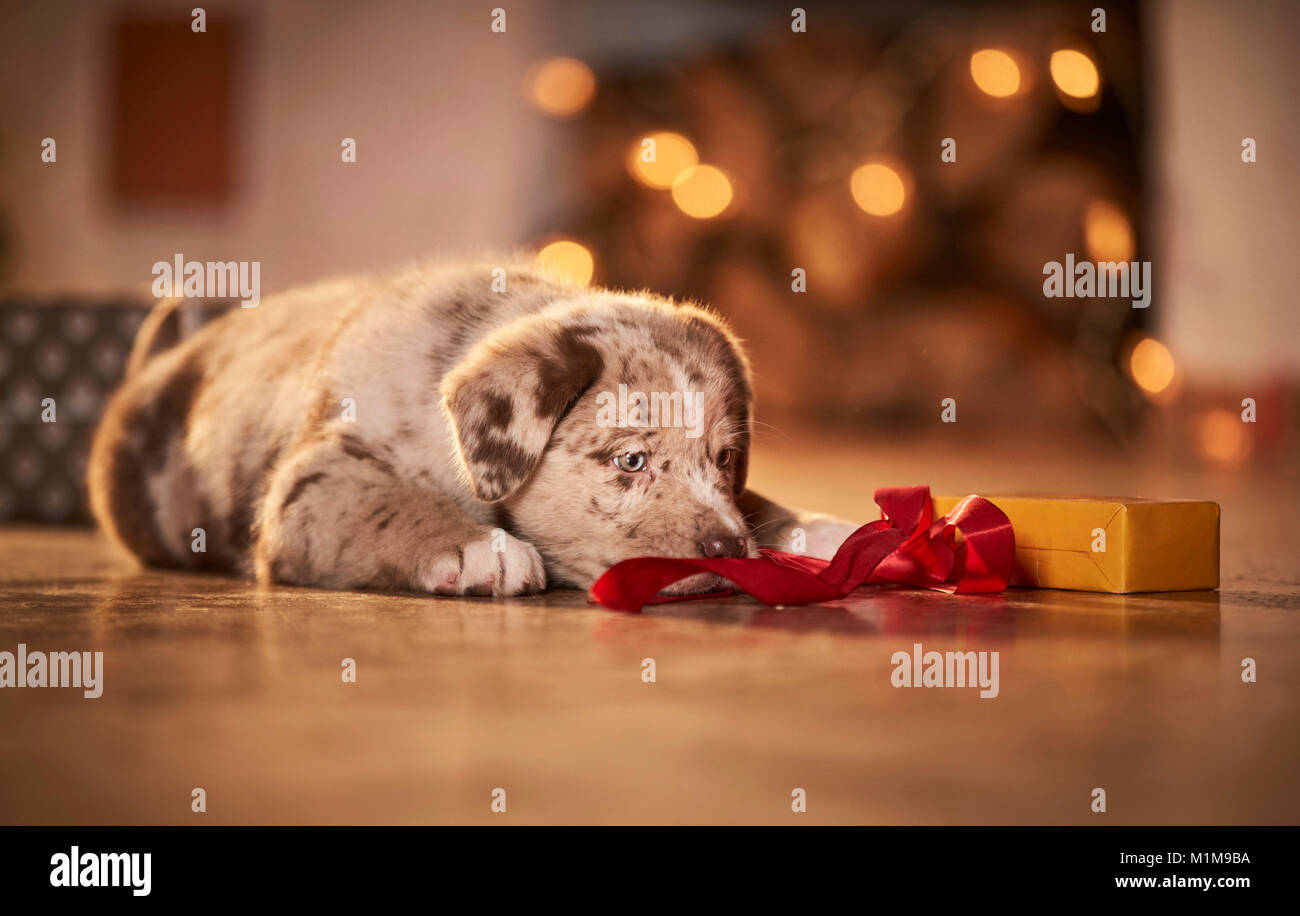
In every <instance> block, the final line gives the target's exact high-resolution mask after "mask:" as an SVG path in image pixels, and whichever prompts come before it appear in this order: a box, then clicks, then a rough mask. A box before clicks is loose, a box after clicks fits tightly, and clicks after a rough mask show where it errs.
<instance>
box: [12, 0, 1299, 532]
mask: <svg viewBox="0 0 1300 916" xmlns="http://www.w3.org/2000/svg"><path fill="white" fill-rule="evenodd" d="M194 9H195V4H194V3H192V2H187V3H185V4H181V3H175V2H74V0H46V2H42V3H23V2H8V0H6V2H3V3H0V75H2V76H3V80H4V85H5V87H6V89H5V92H4V95H3V99H2V100H0V175H3V181H2V182H0V335H2V339H0V391H2V392H3V403H2V404H0V518H9V519H31V520H46V521H76V520H80V519H84V518H85V510H84V508H83V505H82V500H83V495H82V492H81V476H82V473H83V469H84V454H85V449H86V446H87V443H88V439H89V434H90V431H91V430H92V429H93V424H94V422H95V419H96V418H97V415H98V411H99V410H100V407H101V405H102V402H103V399H104V397H105V396H106V395H107V394H108V393H109V392H111V391H112V389H113V387H114V386H115V385H116V384H117V382H118V381H119V379H120V374H121V371H122V365H123V361H124V359H125V355H126V353H127V350H128V348H129V345H130V339H131V335H132V334H133V332H134V329H135V328H136V326H137V325H138V323H139V321H140V319H141V318H142V316H143V314H144V311H145V310H146V309H147V308H148V306H149V305H150V304H151V302H152V299H151V294H150V284H151V282H152V279H153V277H152V274H151V269H152V265H153V264H154V263H155V262H156V261H159V260H164V261H169V262H170V261H171V260H172V259H173V257H175V256H176V255H177V254H178V253H180V254H183V255H184V256H185V258H187V259H195V260H257V261H260V262H261V265H262V267H261V279H262V296H263V298H265V297H267V296H269V295H272V294H273V293H275V292H276V291H277V290H281V289H284V288H287V287H289V286H292V285H294V284H298V283H302V282H306V281H310V280H314V279H317V278H320V277H323V276H327V275H330V274H336V273H340V272H349V271H361V270H375V269H382V268H386V267H389V266H396V265H398V264H400V263H402V262H404V261H407V260H409V259H412V258H419V257H424V256H428V255H435V254H437V255H447V254H460V253H463V254H479V253H482V252H485V251H509V250H513V249H516V248H527V249H528V250H529V251H530V252H531V251H540V254H539V255H538V257H539V258H540V259H541V261H542V262H543V263H544V264H545V265H546V266H547V267H548V269H553V270H556V271H558V272H562V273H565V274H568V275H571V276H577V277H578V278H580V279H585V278H590V279H591V280H592V281H593V282H596V283H600V284H605V285H610V286H616V287H628V288H650V289H652V290H655V291H657V292H661V293H665V294H670V295H674V296H678V297H683V298H691V299H696V300H701V301H704V302H707V303H709V304H711V305H713V306H714V307H716V308H717V309H718V310H719V311H721V312H723V313H724V314H725V315H727V316H728V317H729V318H730V320H731V321H732V322H733V324H734V325H735V326H736V328H737V330H738V332H739V333H740V334H741V336H742V337H744V338H745V339H746V340H747V342H748V344H749V347H750V351H751V356H752V357H753V361H754V365H755V369H756V376H757V378H756V383H757V391H758V419H759V420H760V421H761V425H762V428H763V429H764V430H766V431H771V435H772V437H774V438H775V439H776V440H781V441H785V442H787V443H788V442H790V441H791V440H792V437H793V436H794V434H795V433H796V432H797V431H806V430H810V431H812V432H811V435H814V436H818V437H822V438H827V439H833V440H834V441H837V442H848V443H852V445H851V446H850V447H849V450H848V451H847V452H841V453H840V454H843V455H848V456H850V457H849V458H848V459H846V460H856V459H854V458H853V457H852V456H854V455H866V454H869V450H870V448H871V446H872V444H873V443H881V442H889V443H899V442H904V443H916V444H919V446H921V447H924V448H927V449H929V452H930V453H932V454H934V455H935V456H936V460H938V461H940V462H942V463H943V466H944V467H947V468H950V469H952V479H954V480H960V481H966V480H969V481H970V485H969V487H963V486H962V485H961V484H960V483H959V484H958V487H959V488H960V489H961V491H962V492H966V491H967V490H968V489H974V488H975V487H976V486H978V485H981V484H982V483H983V482H984V480H986V479H989V478H987V477H984V478H981V477H980V476H979V475H978V474H976V473H974V472H973V471H972V472H971V473H969V474H965V475H963V468H962V466H961V465H960V460H961V456H962V455H964V454H967V453H968V451H967V450H969V449H971V448H977V449H978V448H981V447H983V448H985V449H986V451H985V452H983V453H982V454H984V455H985V459H984V461H985V466H989V465H990V463H996V461H997V459H996V455H999V454H1001V455H1005V456H1012V455H1019V456H1021V463H1020V465H1019V466H1020V467H1021V469H1022V471H1023V473H1020V474H1019V476H1016V477H1015V479H1014V480H1012V481H1011V482H1012V483H1013V484H1015V485H1017V488H1018V489H1021V490H1034V489H1038V490H1042V489H1046V488H1053V489H1057V490H1066V491H1071V490H1072V489H1073V487H1072V483H1071V481H1072V478H1071V472H1070V471H1069V468H1070V467H1072V466H1073V467H1083V466H1085V465H1086V464H1087V462H1088V461H1090V460H1092V458H1093V457H1094V456H1095V457H1097V459H1098V460H1107V461H1110V462H1112V464H1113V463H1115V462H1120V463H1121V465H1123V463H1128V464H1129V465H1131V466H1133V467H1141V468H1145V469H1147V470H1148V472H1150V470H1151V469H1153V468H1154V469H1163V468H1174V469H1183V470H1184V471H1186V472H1188V473H1192V474H1194V475H1195V476H1194V477H1193V478H1191V479H1194V480H1196V481H1199V482H1200V483H1199V484H1198V485H1199V486H1201V487H1203V489H1200V490H1198V491H1197V492H1188V493H1169V492H1161V493H1156V494H1152V495H1186V496H1192V497H1200V498H1217V493H1218V490H1219V489H1224V490H1230V489H1231V488H1232V487H1233V486H1236V485H1237V484H1236V483H1235V482H1237V481H1240V480H1243V479H1248V478H1251V479H1256V480H1258V479H1264V480H1275V479H1282V478H1284V479H1287V480H1291V481H1293V480H1294V469H1293V468H1292V467H1291V464H1292V463H1290V462H1288V461H1287V456H1288V455H1289V454H1294V449H1295V447H1296V445H1297V438H1298V437H1300V433H1298V431H1297V430H1298V428H1300V398H1297V383H1298V382H1300V347H1297V339H1298V338H1300V311H1298V310H1297V307H1296V304H1295V302H1294V298H1293V296H1294V294H1293V291H1292V288H1291V284H1290V277H1289V267H1290V263H1289V262H1290V255H1291V248H1292V247H1293V245H1294V243H1295V238H1296V217H1295V214H1296V213H1297V212H1300V190H1298V188H1300V184H1298V180H1297V177H1296V171H1295V168H1294V163H1293V160H1292V156H1293V154H1294V150H1296V149H1297V148H1300V143H1298V142H1297V141H1298V140H1300V138H1298V137H1297V136H1296V134H1297V128H1296V119H1295V117H1294V103H1293V102H1292V98H1293V95H1294V91H1295V86H1296V85H1297V84H1298V83H1300V79H1298V77H1300V72H1298V71H1300V64H1297V57H1296V54H1295V47H1296V38H1297V35H1300V28H1298V26H1300V5H1297V4H1294V3H1290V2H1284V0H1259V2H1249V3H1240V4H1229V3H1213V2H1202V0H1179V2H1151V3H1136V2H1110V3H1106V4H1105V5H1104V6H1101V7H1098V6H1097V4H1095V3H1091V2H1089V3H1056V2H1041V3H1033V4H1017V3H969V2H901V0H900V2H884V3H871V4H863V3H837V2H821V3H817V4H815V5H809V6H805V7H802V8H795V7H792V6H791V5H789V4H775V3H726V2H648V3H647V2H601V3H577V2H563V0H553V2H523V3H519V2H516V3H509V4H508V5H506V6H504V8H503V9H504V17H502V16H499V15H497V14H495V13H494V12H493V5H492V4H478V3H460V2H439V3H428V2H415V0H410V2H404V0H387V2H378V3H366V4H358V3H346V2H339V0H283V2H266V3H260V2H209V3H205V4H204V6H203V8H202V9H203V11H204V17H203V18H204V21H203V26H204V30H203V31H201V32H196V31H195V30H194V27H195V26H194V23H195V17H194V14H193V12H192V11H193V10H194ZM1097 9H1100V10H1102V11H1103V15H1102V16H1101V17H1099V16H1098V15H1097V13H1096V12H1095V10H1097ZM494 25H495V27H496V29H497V30H494ZM1248 139H1249V140H1251V141H1253V143H1247V142H1246V141H1247V140H1248ZM348 140H351V141H354V143H355V151H356V155H355V160H356V161H355V162H349V161H344V158H345V157H344V155H343V152H344V146H345V144H346V142H347V141H348ZM50 141H53V143H52V144H51V143H50ZM1247 147H1250V148H1251V149H1253V152H1254V154H1253V156H1249V155H1247V156H1246V158H1253V159H1254V160H1255V161H1250V162H1247V161H1244V160H1243V155H1244V154H1245V153H1246V148H1247ZM1068 254H1073V256H1074V257H1075V259H1076V260H1078V261H1083V260H1094V261H1145V262H1149V263H1150V264H1151V276H1152V281H1153V282H1152V286H1153V290H1152V294H1151V298H1150V305H1149V307H1147V308H1145V309H1138V308H1134V307H1133V305H1132V302H1131V299H1130V298H1114V299H1109V298H1049V297H1047V296H1045V295H1044V289H1043V283H1044V266H1045V265H1046V264H1047V263H1048V262H1053V261H1058V262H1059V261H1064V260H1065V258H1066V256H1067V255H1068ZM530 256H531V255H530ZM46 398H53V399H55V402H56V403H57V405H58V408H57V409H58V422H57V423H48V422H46V423H42V422H41V414H42V404H43V402H44V399H46ZM946 398H952V399H954V400H955V402H956V417H957V420H958V422H956V423H955V424H943V423H942V422H941V411H942V402H943V401H944V399H946ZM1246 399H1251V400H1250V403H1245V402H1246ZM1247 415H1248V416H1247ZM1248 419H1249V420H1250V421H1249V422H1248ZM765 441H766V440H765V439H763V438H762V437H760V439H759V443H760V447H762V445H763V444H764V442H765ZM800 441H807V440H800ZM981 443H983V445H981ZM988 443H997V446H996V449H995V450H994V451H992V452H989V451H987V448H988ZM1044 443H1047V444H1049V445H1047V446H1045V445H1044ZM931 446H933V448H930V447H931ZM1045 447H1051V448H1054V449H1056V450H1057V452H1058V453H1059V454H1063V455H1065V456H1066V457H1065V459H1063V460H1064V464H1063V465H1062V467H1065V468H1066V471H1064V472H1062V473H1060V474H1058V475H1057V476H1056V477H1055V478H1053V479H1050V480H1047V481H1043V480H1041V479H1039V478H1038V477H1037V476H1036V475H1035V473H1033V471H1034V462H1033V460H1032V459H1031V460H1029V461H1025V460H1024V456H1025V455H1031V456H1032V455H1033V454H1034V453H1035V449H1042V448H1045ZM855 450H856V451H855ZM988 455H994V456H995V457H994V458H989V457H988ZM805 460H806V459H805ZM1071 463H1073V464H1071ZM1252 475H1253V478H1252ZM1143 479H1144V480H1146V481H1147V482H1148V483H1149V482H1150V480H1151V479H1152V478H1151V477H1150V476H1148V477H1146V478H1143ZM1179 479H1187V478H1179ZM1006 480H1007V478H1006V477H1005V476H1004V477H1002V478H999V479H998V482H999V483H1001V484H1003V485H1005V483H1006ZM1079 480H1080V487H1082V486H1083V485H1084V484H1083V480H1084V477H1083V476H1082V475H1081V476H1080V477H1079ZM1107 480H1108V482H1109V485H1110V486H1111V487H1112V488H1113V487H1114V486H1115V485H1116V483H1115V481H1116V480H1121V481H1122V477H1120V478H1117V477H1116V476H1115V475H1113V474H1112V475H1111V476H1110V477H1108V478H1107ZM1206 481H1208V482H1209V483H1206ZM914 482H923V481H915V480H898V479H892V478H891V479H889V480H875V479H869V480H868V482H867V486H875V485H878V484H889V483H914ZM1211 487H1213V489H1210V488H1211ZM1137 489H1140V488H1139V487H1137V486H1136V485H1135V486H1134V487H1133V488H1132V491H1131V492H1130V493H1128V494H1117V495H1140V494H1136V490H1137ZM1155 489H1156V490H1160V489H1161V488H1160V487H1158V486H1157V487H1155ZM1165 489H1168V488H1165ZM1207 489H1208V490H1209V491H1208V492H1207ZM823 508H826V507H823Z"/></svg>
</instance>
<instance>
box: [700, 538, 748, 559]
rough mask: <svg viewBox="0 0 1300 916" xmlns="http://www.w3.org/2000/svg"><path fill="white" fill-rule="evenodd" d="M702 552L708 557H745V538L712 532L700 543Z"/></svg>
mask: <svg viewBox="0 0 1300 916" xmlns="http://www.w3.org/2000/svg"><path fill="white" fill-rule="evenodd" d="M698 546H699V548H700V554H701V555H702V556H706V557H743V556H744V555H745V539H744V538H742V537H734V536H732V535H730V534H711V535H709V536H708V537H706V538H704V540H702V541H700V543H699V545H698Z"/></svg>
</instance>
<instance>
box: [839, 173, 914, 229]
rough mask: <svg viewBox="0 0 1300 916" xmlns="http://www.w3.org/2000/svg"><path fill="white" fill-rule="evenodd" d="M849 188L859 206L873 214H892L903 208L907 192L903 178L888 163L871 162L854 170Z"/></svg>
mask: <svg viewBox="0 0 1300 916" xmlns="http://www.w3.org/2000/svg"><path fill="white" fill-rule="evenodd" d="M849 190H850V191H851V192H852V194H853V200H854V202H855V203H857V205H858V206H859V207H861V208H862V209H863V210H866V211H867V212H868V213H870V214H871V215H872V216H890V215H892V214H894V213H897V212H898V211H899V210H901V209H903V199H904V198H905V197H906V195H907V192H906V191H905V190H904V189H903V179H902V178H900V177H899V174H898V173H897V172H895V171H894V170H893V169H891V168H890V167H889V166H887V165H881V164H880V163H878V162H869V163H867V164H866V165H863V166H859V167H858V168H856V169H854V170H853V176H852V177H851V178H850V179H849Z"/></svg>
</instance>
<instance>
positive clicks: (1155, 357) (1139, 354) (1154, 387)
mask: <svg viewBox="0 0 1300 916" xmlns="http://www.w3.org/2000/svg"><path fill="white" fill-rule="evenodd" d="M1128 364H1129V370H1130V371H1131V372H1132V373H1133V381H1135V382H1137V384H1138V387H1140V388H1141V389H1142V390H1143V391H1145V392H1147V393H1148V394H1159V393H1160V392H1162V391H1164V390H1165V389H1166V388H1168V387H1169V386H1170V384H1172V383H1173V380H1174V356H1173V354H1172V353H1170V352H1169V348H1168V347H1166V346H1165V345H1164V344H1162V343H1160V341H1158V340H1153V339H1152V338H1150V337H1144V338H1142V339H1141V340H1140V341H1138V345H1137V346H1136V347H1134V348H1133V353H1132V355H1130V356H1129V363H1128Z"/></svg>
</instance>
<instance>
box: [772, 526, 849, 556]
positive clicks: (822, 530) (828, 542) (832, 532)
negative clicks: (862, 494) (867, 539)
mask: <svg viewBox="0 0 1300 916" xmlns="http://www.w3.org/2000/svg"><path fill="white" fill-rule="evenodd" d="M858 527H859V526H857V525H854V524H851V523H850V522H845V521H841V520H840V519H837V518H813V519H808V520H807V521H806V522H804V523H803V524H802V525H801V526H800V527H799V528H795V529H794V531H793V532H792V533H791V545H790V546H789V547H786V548H784V549H785V550H788V551H790V552H791V553H803V554H805V555H807V556H810V557H818V558H820V559H822V560H829V559H830V558H831V557H833V556H835V551H837V550H839V549H840V545H841V544H843V543H844V541H845V539H846V538H848V536H849V535H850V534H852V533H853V532H855V531H857V530H858ZM801 529H802V531H803V538H802V541H803V550H797V549H796V548H798V547H799V546H800V545H799V543H798V542H799V537H798V532H799V531H800V530H801Z"/></svg>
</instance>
